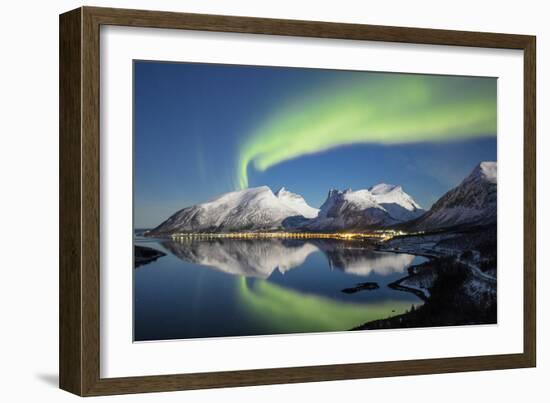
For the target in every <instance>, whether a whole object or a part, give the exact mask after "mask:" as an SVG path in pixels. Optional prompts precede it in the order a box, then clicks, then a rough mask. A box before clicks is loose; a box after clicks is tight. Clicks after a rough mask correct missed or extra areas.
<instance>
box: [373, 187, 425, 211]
mask: <svg viewBox="0 0 550 403" xmlns="http://www.w3.org/2000/svg"><path fill="white" fill-rule="evenodd" d="M369 191H370V192H371V194H372V195H373V197H374V199H375V200H376V202H377V203H379V204H381V205H382V206H384V207H387V206H386V205H398V206H401V207H403V208H404V209H405V210H408V211H416V210H421V209H422V207H420V205H419V204H418V203H417V202H416V201H414V199H413V198H412V197H411V196H410V195H408V194H407V193H405V191H403V188H402V187H401V186H397V185H388V184H386V183H379V184H378V185H374V186H373V187H371V188H370V189H369Z"/></svg>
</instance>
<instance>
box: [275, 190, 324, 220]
mask: <svg viewBox="0 0 550 403" xmlns="http://www.w3.org/2000/svg"><path fill="white" fill-rule="evenodd" d="M275 196H277V198H278V199H279V201H280V202H281V203H283V204H284V205H285V206H287V207H288V208H290V209H292V210H294V211H297V212H298V213H300V214H301V215H302V216H304V217H305V218H315V217H317V214H319V209H318V208H313V207H311V206H310V205H309V204H307V203H306V201H305V200H304V198H303V197H302V196H300V195H299V194H296V193H292V192H289V191H288V190H286V189H285V188H284V187H282V188H280V189H279V190H278V191H277V193H275Z"/></svg>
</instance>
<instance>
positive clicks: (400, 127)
mask: <svg viewBox="0 0 550 403" xmlns="http://www.w3.org/2000/svg"><path fill="white" fill-rule="evenodd" d="M496 122H497V120H496V79H494V78H472V77H453V76H424V75H412V74H395V73H391V74H390V73H371V72H352V71H335V70H321V69H299V68H287V67H255V66H231V65H210V64H190V63H161V62H147V61H135V62H134V219H135V227H136V228H149V227H153V226H156V225H158V224H160V222H162V221H163V220H165V219H166V218H168V217H169V216H170V215H171V214H172V213H174V212H175V211H177V210H179V209H181V208H183V207H186V206H189V205H192V204H196V203H199V202H203V201H206V200H208V199H210V198H213V197H215V196H217V195H219V194H221V193H225V192H229V191H233V190H236V189H242V188H246V187H255V186H261V185H267V186H269V187H270V188H271V189H272V190H273V191H276V190H277V189H278V188H280V187H281V186H284V187H286V188H287V189H288V190H290V191H293V192H295V193H299V194H301V195H302V196H304V198H305V199H306V201H307V202H308V203H309V204H310V205H312V206H314V207H319V206H320V205H321V204H322V203H323V201H324V200H325V198H326V195H327V192H328V190H329V189H331V188H337V189H347V188H352V189H354V190H357V189H364V188H368V187H370V186H372V185H374V184H377V183H380V182H384V183H390V184H398V185H402V186H403V188H404V190H405V191H406V192H407V193H409V194H410V195H411V196H413V198H414V199H415V200H416V201H417V202H419V203H420V204H421V205H422V207H424V208H429V207H430V206H431V204H432V203H433V202H435V201H436V200H437V198H439V197H440V196H441V195H442V194H443V193H445V192H446V191H447V190H449V189H450V188H452V187H454V186H456V185H457V184H458V183H459V182H460V181H461V180H462V179H463V178H464V177H465V176H466V175H467V174H468V173H469V172H470V171H471V170H472V169H473V167H474V166H475V165H476V164H477V163H479V162H480V161H487V160H491V161H496V157H497V155H496V154H497V147H496V141H497V138H496V126H497V123H496Z"/></svg>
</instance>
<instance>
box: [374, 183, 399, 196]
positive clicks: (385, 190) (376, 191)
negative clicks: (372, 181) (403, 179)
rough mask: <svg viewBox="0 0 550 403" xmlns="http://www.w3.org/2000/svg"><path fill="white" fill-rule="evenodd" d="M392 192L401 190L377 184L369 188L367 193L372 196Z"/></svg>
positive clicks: (384, 184)
mask: <svg viewBox="0 0 550 403" xmlns="http://www.w3.org/2000/svg"><path fill="white" fill-rule="evenodd" d="M394 190H401V186H397V185H388V184H387V183H379V184H378V185H374V186H372V187H371V188H369V191H370V192H371V193H372V194H373V195H379V194H386V193H390V192H392V191H394Z"/></svg>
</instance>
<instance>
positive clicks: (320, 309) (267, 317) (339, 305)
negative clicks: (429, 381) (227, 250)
mask: <svg viewBox="0 0 550 403" xmlns="http://www.w3.org/2000/svg"><path fill="white" fill-rule="evenodd" d="M237 281H238V296H239V298H240V300H241V302H242V305H243V306H244V308H245V309H247V310H248V311H249V312H250V313H251V314H252V315H255V317H256V318H255V319H256V320H259V321H262V320H263V321H265V322H266V324H268V325H269V326H270V327H272V328H273V330H274V331H276V332H278V333H280V332H289V333H292V332H322V331H339V330H349V329H352V328H353V327H356V326H358V325H360V324H362V323H365V322H368V321H371V320H376V319H381V318H387V317H389V316H394V315H398V314H400V313H404V312H405V311H406V310H407V309H409V308H410V307H411V304H410V303H409V302H406V301H393V300H386V301H378V302H371V303H352V302H342V301H336V300H333V299H331V298H327V297H322V296H318V295H314V294H305V293H300V292H297V291H293V290H290V289H286V288H284V287H281V286H279V285H276V284H273V283H271V282H269V281H265V280H254V281H253V282H252V284H251V285H249V284H248V282H247V280H246V277H240V278H239V279H238V280H237Z"/></svg>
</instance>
